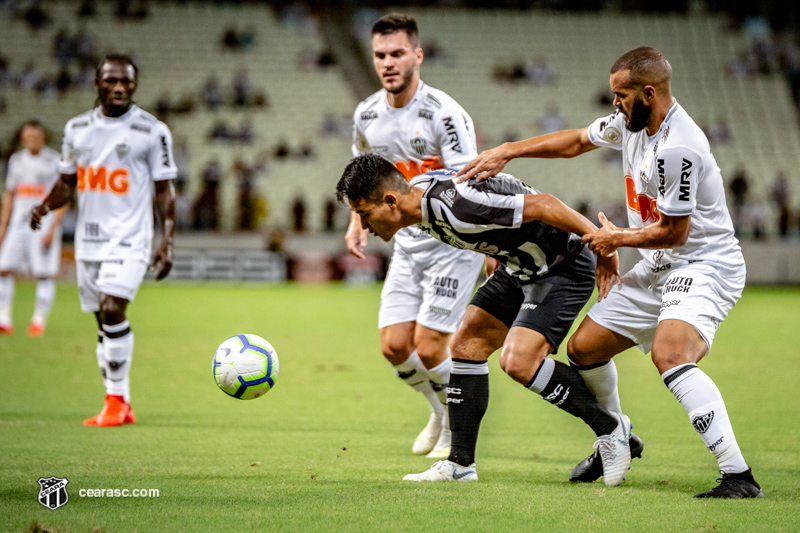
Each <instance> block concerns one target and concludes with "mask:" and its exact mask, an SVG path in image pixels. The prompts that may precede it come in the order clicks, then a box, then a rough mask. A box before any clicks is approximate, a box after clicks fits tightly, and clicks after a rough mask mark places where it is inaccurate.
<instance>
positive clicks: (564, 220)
mask: <svg viewBox="0 0 800 533" xmlns="http://www.w3.org/2000/svg"><path fill="white" fill-rule="evenodd" d="M455 175H456V171H455V170H453V169H444V170H438V171H434V172H429V173H427V174H421V175H419V176H417V177H416V178H414V179H413V180H412V181H411V182H410V183H408V182H406V180H405V178H404V177H403V175H402V174H401V173H400V172H399V171H398V170H397V169H396V168H395V167H394V166H393V165H392V164H391V163H389V162H388V161H386V160H385V159H383V158H381V157H379V156H376V155H366V156H359V157H356V158H355V159H353V161H351V163H350V164H349V165H348V167H347V169H346V170H345V171H344V174H343V176H342V178H341V179H340V180H339V183H338V185H337V188H336V191H337V197H338V199H339V200H340V201H344V199H345V198H346V199H347V200H348V201H349V203H350V207H351V208H352V209H353V211H354V212H355V213H356V214H357V215H358V216H359V217H360V220H361V225H362V227H363V228H364V229H365V230H368V231H370V232H371V233H372V234H374V235H376V236H378V237H380V238H381V239H383V240H387V241H388V240H389V239H391V238H392V236H393V235H394V234H395V233H396V232H397V231H398V230H400V229H401V228H404V227H408V226H411V225H415V224H416V225H417V227H419V228H420V229H422V230H423V231H425V232H427V233H429V234H430V235H432V236H434V237H435V238H437V239H439V240H441V241H442V242H445V243H447V244H449V245H450V246H453V247H455V248H460V249H470V250H475V251H477V252H481V253H483V254H485V255H488V256H491V257H493V258H495V259H496V260H498V261H499V262H500V263H501V266H500V267H498V268H497V269H496V270H495V272H494V274H493V275H492V276H491V277H490V278H489V279H488V280H487V281H486V283H484V284H483V285H482V286H481V288H480V289H479V290H478V292H477V293H476V294H475V296H474V297H473V299H472V302H471V303H470V305H469V307H468V308H467V312H466V314H465V315H464V318H463V320H462V322H461V325H460V326H459V328H458V331H456V334H455V336H454V337H453V340H452V342H451V345H450V349H451V352H452V357H453V370H452V372H451V377H450V388H449V389H448V410H449V414H450V425H451V431H452V446H451V451H450V456H449V457H448V459H447V460H445V461H439V462H437V463H435V464H434V465H433V466H432V467H431V468H430V469H429V470H427V471H426V472H423V473H421V474H409V475H407V476H406V477H405V478H404V479H406V480H410V481H476V480H477V479H478V476H477V471H476V469H475V459H474V457H475V445H476V442H477V438H478V430H479V428H480V422H481V419H482V418H483V415H484V413H485V412H486V407H487V404H488V400H489V387H488V385H489V376H488V374H489V368H488V364H487V360H488V358H489V356H490V355H491V354H492V353H493V352H494V351H495V350H497V349H499V348H502V352H501V355H500V366H501V367H502V368H503V370H504V371H505V372H506V373H507V374H508V375H509V376H511V377H512V378H513V379H514V380H515V381H517V382H519V383H521V384H523V385H525V386H526V387H527V388H529V389H531V390H532V391H534V392H536V393H538V394H540V395H541V396H542V397H543V398H544V399H545V400H547V401H549V402H550V403H552V404H554V405H556V406H557V407H559V408H560V409H562V410H564V411H566V412H568V413H570V414H572V415H573V416H577V417H579V418H581V419H582V420H584V421H585V422H586V423H587V424H588V425H589V426H590V427H591V428H592V430H593V431H594V432H595V434H596V436H597V440H596V442H595V447H596V449H597V450H598V452H599V454H600V456H601V458H602V462H603V473H604V481H605V483H606V484H607V485H617V484H619V483H620V482H621V481H622V478H623V476H624V475H625V472H627V470H628V467H629V465H630V461H631V456H630V449H629V445H628V439H629V437H630V421H629V420H628V417H627V416H625V415H623V414H620V413H611V412H609V411H608V410H606V409H605V408H604V407H602V406H601V405H600V404H599V403H598V402H597V399H596V398H595V397H594V395H593V394H592V393H591V392H589V390H588V389H587V388H586V385H585V384H584V383H583V380H582V379H581V377H580V375H579V374H578V373H577V371H576V370H575V369H573V368H571V367H569V366H568V365H565V364H563V363H561V362H558V361H555V360H553V359H550V358H548V357H547V356H548V355H549V354H551V353H555V352H556V350H557V349H558V347H559V345H560V344H561V342H562V341H563V340H564V338H565V337H566V335H567V333H568V331H569V328H570V326H571V325H572V323H573V321H574V320H575V318H576V317H577V316H578V313H579V312H580V311H581V309H582V308H583V306H584V305H585V304H586V302H587V301H588V300H589V297H590V296H591V295H592V292H593V290H594V285H595V268H596V264H595V259H594V256H593V255H592V254H591V252H589V251H588V249H587V248H586V247H585V246H584V245H582V244H581V236H582V235H583V234H585V233H590V232H593V231H595V230H596V228H595V226H594V224H592V223H591V222H590V221H589V220H588V219H586V218H585V217H583V216H582V215H580V214H579V213H577V212H576V211H574V210H572V209H570V208H569V207H568V206H566V205H565V204H564V203H563V202H561V201H560V200H558V199H557V198H555V197H554V196H552V195H549V194H542V193H539V191H537V190H536V189H533V188H531V187H527V186H525V185H524V184H523V183H522V182H520V181H519V180H517V179H516V178H514V177H513V176H510V175H508V174H506V175H501V176H499V177H498V178H497V179H493V180H488V181H485V182H482V183H475V182H474V181H472V182H465V183H460V184H456V183H455V182H454V181H453V177H454V176H455ZM597 263H598V264H597V273H598V277H597V280H599V281H598V287H599V289H600V296H601V297H604V296H605V295H606V294H607V293H608V291H609V290H610V289H611V285H612V284H613V280H614V278H615V276H617V274H618V272H617V269H618V258H617V256H616V254H614V255H613V256H610V257H602V258H599V259H598V262H597Z"/></svg>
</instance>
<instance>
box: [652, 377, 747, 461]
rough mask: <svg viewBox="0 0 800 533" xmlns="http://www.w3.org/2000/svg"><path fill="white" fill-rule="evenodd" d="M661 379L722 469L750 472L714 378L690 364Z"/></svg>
mask: <svg viewBox="0 0 800 533" xmlns="http://www.w3.org/2000/svg"><path fill="white" fill-rule="evenodd" d="M661 379H663V380H664V384H665V385H666V386H667V388H668V389H669V390H670V391H671V392H672V394H674V395H675V398H677V399H678V401H679V402H681V405H683V408H684V409H686V412H687V413H688V414H689V420H691V422H692V426H694V429H695V431H697V433H698V434H699V435H700V437H701V438H702V439H703V442H705V444H706V447H707V448H708V451H710V452H711V453H712V454H713V455H714V457H716V458H717V461H718V462H719V469H720V470H721V471H722V472H724V473H726V474H733V473H737V472H744V471H745V470H747V469H748V466H747V463H746V462H745V460H744V457H743V456H742V452H741V451H740V450H739V445H738V444H737V443H736V436H735V435H734V434H733V427H732V426H731V421H730V418H728V410H727V409H726V408H725V402H724V401H723V400H722V394H720V392H719V389H718V388H717V386H716V385H715V384H714V382H713V381H712V380H711V378H709V377H708V376H707V375H706V374H705V373H704V372H703V371H702V370H700V369H699V368H697V365H694V364H692V363H689V364H685V365H680V366H676V367H675V368H672V369H670V370H667V371H666V372H664V373H663V374H662V375H661Z"/></svg>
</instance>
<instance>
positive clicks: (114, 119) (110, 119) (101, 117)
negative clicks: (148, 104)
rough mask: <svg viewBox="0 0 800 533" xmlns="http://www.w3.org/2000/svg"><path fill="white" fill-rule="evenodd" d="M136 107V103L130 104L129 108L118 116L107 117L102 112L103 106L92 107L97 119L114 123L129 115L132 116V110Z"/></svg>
mask: <svg viewBox="0 0 800 533" xmlns="http://www.w3.org/2000/svg"><path fill="white" fill-rule="evenodd" d="M136 109H138V106H137V105H136V104H131V107H130V109H128V110H127V111H126V112H125V114H124V115H120V116H118V117H107V116H105V115H104V114H103V106H97V107H95V108H94V110H95V118H96V119H98V120H102V121H106V122H110V123H114V122H123V121H125V120H127V119H129V118H130V117H132V116H133V112H134V111H135V110H136Z"/></svg>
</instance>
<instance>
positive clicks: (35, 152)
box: [28, 148, 42, 156]
mask: <svg viewBox="0 0 800 533" xmlns="http://www.w3.org/2000/svg"><path fill="white" fill-rule="evenodd" d="M41 151H42V149H41V148H28V153H29V154H31V155H33V156H37V155H39V154H40V153H41Z"/></svg>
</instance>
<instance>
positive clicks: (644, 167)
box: [589, 102, 744, 269]
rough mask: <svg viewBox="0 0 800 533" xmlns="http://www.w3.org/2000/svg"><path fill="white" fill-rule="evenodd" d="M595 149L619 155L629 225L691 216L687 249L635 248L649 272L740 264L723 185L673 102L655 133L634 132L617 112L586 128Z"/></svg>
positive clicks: (705, 147)
mask: <svg viewBox="0 0 800 533" xmlns="http://www.w3.org/2000/svg"><path fill="white" fill-rule="evenodd" d="M589 140H590V141H591V142H592V143H593V144H594V145H596V146H602V147H606V148H613V149H615V150H622V166H623V170H624V173H625V191H626V195H627V207H628V224H629V225H630V227H632V228H641V227H644V226H646V225H647V224H651V223H653V222H656V221H658V220H659V218H660V215H661V214H662V213H663V214H665V215H668V216H682V215H691V218H690V228H689V238H688V240H687V241H686V244H684V245H683V246H679V247H676V248H670V249H663V250H647V249H644V248H640V249H639V251H640V253H641V254H642V256H643V257H644V258H645V260H647V261H648V262H650V263H651V266H652V267H653V268H657V267H658V266H661V265H666V264H668V263H673V264H675V263H681V262H683V263H685V262H689V261H713V262H714V263H716V264H719V265H722V266H725V267H729V268H732V269H737V268H741V267H742V266H743V265H744V257H743V256H742V251H741V248H740V247H739V241H738V240H737V239H736V237H734V234H733V223H732V222H731V217H730V214H729V213H728V207H727V205H726V203H725V186H724V184H723V182H722V174H721V172H720V169H719V166H718V165H717V162H716V160H715V159H714V156H713V154H712V153H711V147H710V146H709V144H708V139H707V138H706V135H705V133H703V130H701V129H700V127H699V126H698V125H697V124H695V122H694V120H692V118H691V117H690V116H689V115H688V114H687V113H686V111H685V110H684V109H683V108H682V107H681V106H680V105H678V103H677V102H674V103H673V105H672V107H671V108H670V110H669V112H668V113H667V116H666V118H665V119H664V122H663V123H662V124H661V127H660V128H659V130H658V132H656V134H655V135H653V136H652V137H651V136H650V135H648V134H647V131H646V130H642V131H639V132H636V133H633V132H631V131H629V130H628V129H626V128H625V117H624V116H623V115H622V114H621V113H619V112H615V113H614V114H612V115H610V116H608V117H605V118H599V119H597V120H596V121H594V122H593V123H592V124H591V125H590V126H589Z"/></svg>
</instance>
